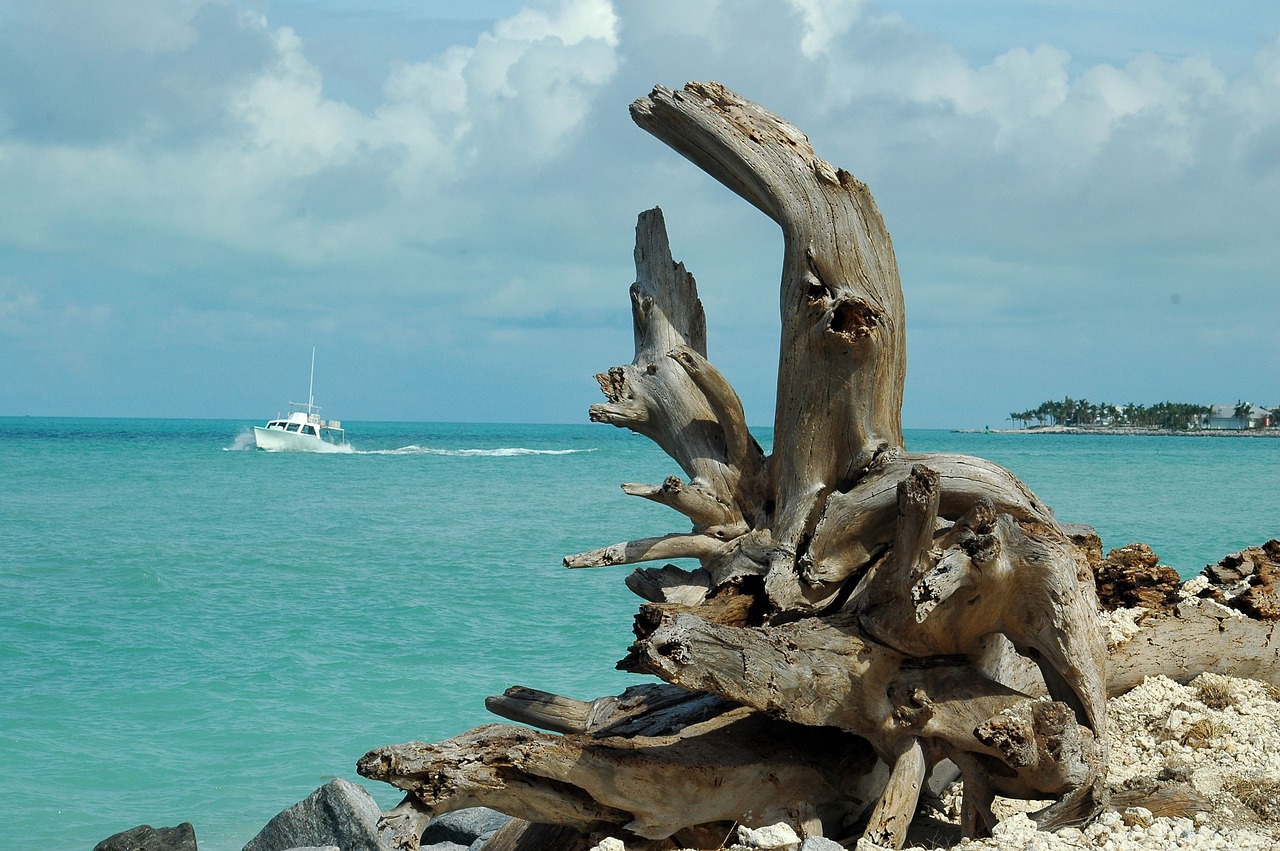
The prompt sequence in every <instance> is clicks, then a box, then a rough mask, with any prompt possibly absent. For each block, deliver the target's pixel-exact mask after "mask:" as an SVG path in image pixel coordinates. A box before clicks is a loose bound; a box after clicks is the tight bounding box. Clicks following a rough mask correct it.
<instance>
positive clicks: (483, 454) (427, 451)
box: [356, 445, 596, 458]
mask: <svg viewBox="0 0 1280 851" xmlns="http://www.w3.org/2000/svg"><path fill="white" fill-rule="evenodd" d="M595 451H596V450H595V449H524V448H522V447H505V448H501V449H436V448H434V447H430V446H416V445H410V446H402V447H400V448H399V449H368V450H357V451H356V454H357V455H444V456H448V457H452V458H473V457H474V458H508V457H511V456H515V455H575V454H577V453H579V452H595Z"/></svg>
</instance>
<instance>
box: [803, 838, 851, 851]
mask: <svg viewBox="0 0 1280 851" xmlns="http://www.w3.org/2000/svg"><path fill="white" fill-rule="evenodd" d="M800 851H845V848H844V846H843V845H841V844H840V843H839V842H836V841H835V840H833V839H827V838H826V837H824V836H808V837H805V840H804V842H801V843H800Z"/></svg>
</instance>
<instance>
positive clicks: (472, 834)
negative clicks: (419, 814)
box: [422, 807, 511, 849]
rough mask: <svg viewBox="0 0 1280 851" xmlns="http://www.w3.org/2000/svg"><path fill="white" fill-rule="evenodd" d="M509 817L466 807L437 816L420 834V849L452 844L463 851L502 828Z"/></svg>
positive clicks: (486, 808)
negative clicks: (459, 846) (460, 847)
mask: <svg viewBox="0 0 1280 851" xmlns="http://www.w3.org/2000/svg"><path fill="white" fill-rule="evenodd" d="M510 820H511V816H509V815H506V814H505V813H500V812H498V811H497V810H491V809H489V808H488V807H467V808H466V809H462V810H454V811H453V812H451V813H445V814H444V815H441V816H437V817H436V818H434V819H432V820H431V823H430V824H428V825H427V829H426V830H424V831H423V832H422V847H423V848H430V847H431V846H432V845H440V844H442V843H445V842H453V843H455V844H457V845H461V846H462V847H463V848H464V849H465V848H467V847H469V846H470V845H471V844H472V843H474V842H475V841H476V840H477V839H479V838H480V837H482V836H484V835H485V834H488V833H493V832H494V831H495V830H497V829H498V828H500V827H502V826H503V825H504V824H506V823H507V822H508V821H510Z"/></svg>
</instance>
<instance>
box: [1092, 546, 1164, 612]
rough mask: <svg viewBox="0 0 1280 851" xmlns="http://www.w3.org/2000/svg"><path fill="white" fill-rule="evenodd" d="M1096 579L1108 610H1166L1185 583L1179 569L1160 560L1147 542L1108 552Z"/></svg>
mask: <svg viewBox="0 0 1280 851" xmlns="http://www.w3.org/2000/svg"><path fill="white" fill-rule="evenodd" d="M1094 580H1095V581H1096V583H1097V587H1098V605H1099V606H1100V607H1101V608H1103V609H1106V610H1108V611H1112V610H1114V609H1125V608H1130V607H1132V606H1142V607H1143V608H1144V609H1149V610H1150V611H1153V612H1159V611H1163V610H1165V609H1169V608H1172V606H1173V604H1174V603H1176V602H1177V599H1178V589H1179V588H1181V587H1182V578H1181V577H1180V576H1178V571H1176V570H1174V569H1173V568H1172V567H1169V566H1168V565H1165V564H1161V563H1160V558H1159V556H1157V555H1156V554H1155V553H1154V552H1152V551H1151V547H1149V546H1147V545H1146V544H1128V545H1126V546H1123V547H1118V548H1116V549H1114V550H1112V551H1111V552H1109V553H1107V557H1106V558H1105V559H1103V560H1102V564H1100V565H1098V569H1097V572H1096V573H1095V575H1094Z"/></svg>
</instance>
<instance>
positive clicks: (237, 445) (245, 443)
mask: <svg viewBox="0 0 1280 851" xmlns="http://www.w3.org/2000/svg"><path fill="white" fill-rule="evenodd" d="M257 448H258V444H257V442H256V441H254V439H253V430H252V429H245V430H244V431H242V432H240V433H239V434H237V435H236V439H235V440H233V441H231V445H230V446H224V447H222V451H223V452H240V451H242V450H245V449H257Z"/></svg>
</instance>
